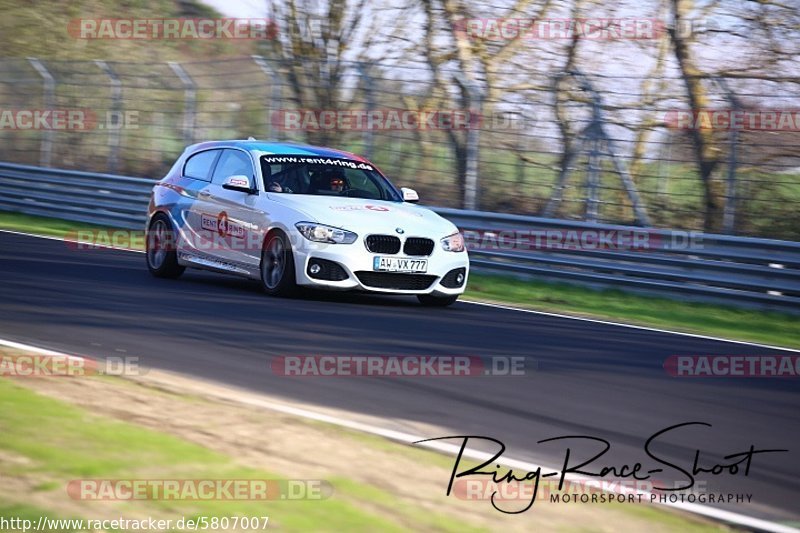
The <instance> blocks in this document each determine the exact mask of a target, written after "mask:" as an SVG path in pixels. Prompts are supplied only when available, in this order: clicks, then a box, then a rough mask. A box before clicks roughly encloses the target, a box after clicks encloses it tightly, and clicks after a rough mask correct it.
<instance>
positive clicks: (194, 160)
mask: <svg viewBox="0 0 800 533" xmlns="http://www.w3.org/2000/svg"><path fill="white" fill-rule="evenodd" d="M220 155H222V150H221V149H213V150H203V151H201V152H197V153H194V154H192V155H191V156H189V158H188V159H187V160H186V162H185V163H184V164H183V168H182V169H181V175H182V176H183V177H184V178H189V179H190V180H191V182H190V185H189V186H188V187H187V189H186V193H187V194H188V195H189V198H188V199H187V201H186V203H185V204H184V205H183V206H182V207H181V209H180V220H179V221H178V224H179V226H180V232H181V239H180V244H179V251H180V252H182V253H184V254H188V255H189V256H190V257H201V258H202V257H204V256H206V254H207V252H209V251H210V250H211V248H212V243H211V242H209V236H210V233H209V232H208V230H207V229H206V228H205V227H204V221H205V220H206V218H207V216H208V213H209V212H210V211H211V207H210V205H209V203H208V196H209V191H208V188H209V187H210V186H211V173H212V171H213V170H214V166H215V165H216V163H217V160H218V159H219V157H220Z"/></svg>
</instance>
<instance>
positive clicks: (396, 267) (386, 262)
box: [372, 257, 428, 272]
mask: <svg viewBox="0 0 800 533" xmlns="http://www.w3.org/2000/svg"><path fill="white" fill-rule="evenodd" d="M372 268H373V270H377V271H381V272H427V271H428V260H427V259H407V258H404V257H376V258H374V259H373V260H372Z"/></svg>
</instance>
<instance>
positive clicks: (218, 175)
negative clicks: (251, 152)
mask: <svg viewBox="0 0 800 533" xmlns="http://www.w3.org/2000/svg"><path fill="white" fill-rule="evenodd" d="M231 176H247V179H249V180H250V181H252V180H253V164H252V163H251V162H250V156H248V155H247V154H246V153H244V152H242V151H239V150H223V151H222V156H221V157H220V158H219V163H217V168H216V169H214V175H213V176H212V177H211V182H212V183H213V184H215V185H222V182H223V181H225V178H229V177H231Z"/></svg>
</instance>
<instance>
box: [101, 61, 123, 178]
mask: <svg viewBox="0 0 800 533" xmlns="http://www.w3.org/2000/svg"><path fill="white" fill-rule="evenodd" d="M95 64H96V65H97V66H98V67H99V68H100V70H102V71H103V72H105V73H106V75H107V76H108V79H109V81H110V82H111V115H110V117H109V118H110V119H111V120H109V121H106V122H107V123H106V125H105V127H106V130H107V131H108V171H109V172H111V173H112V174H113V173H116V172H117V171H118V170H119V147H120V138H121V132H122V127H123V125H124V122H123V120H124V119H123V117H122V81H120V79H119V76H117V73H116V72H114V69H112V68H111V66H110V65H109V64H108V63H106V62H105V61H103V60H101V59H96V60H95ZM112 125H113V127H112Z"/></svg>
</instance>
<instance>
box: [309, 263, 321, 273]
mask: <svg viewBox="0 0 800 533" xmlns="http://www.w3.org/2000/svg"><path fill="white" fill-rule="evenodd" d="M320 270H322V268H321V267H320V266H319V265H318V264H316V263H314V264H313V265H311V266H310V267H308V271H309V272H311V273H312V274H319V271H320Z"/></svg>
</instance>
